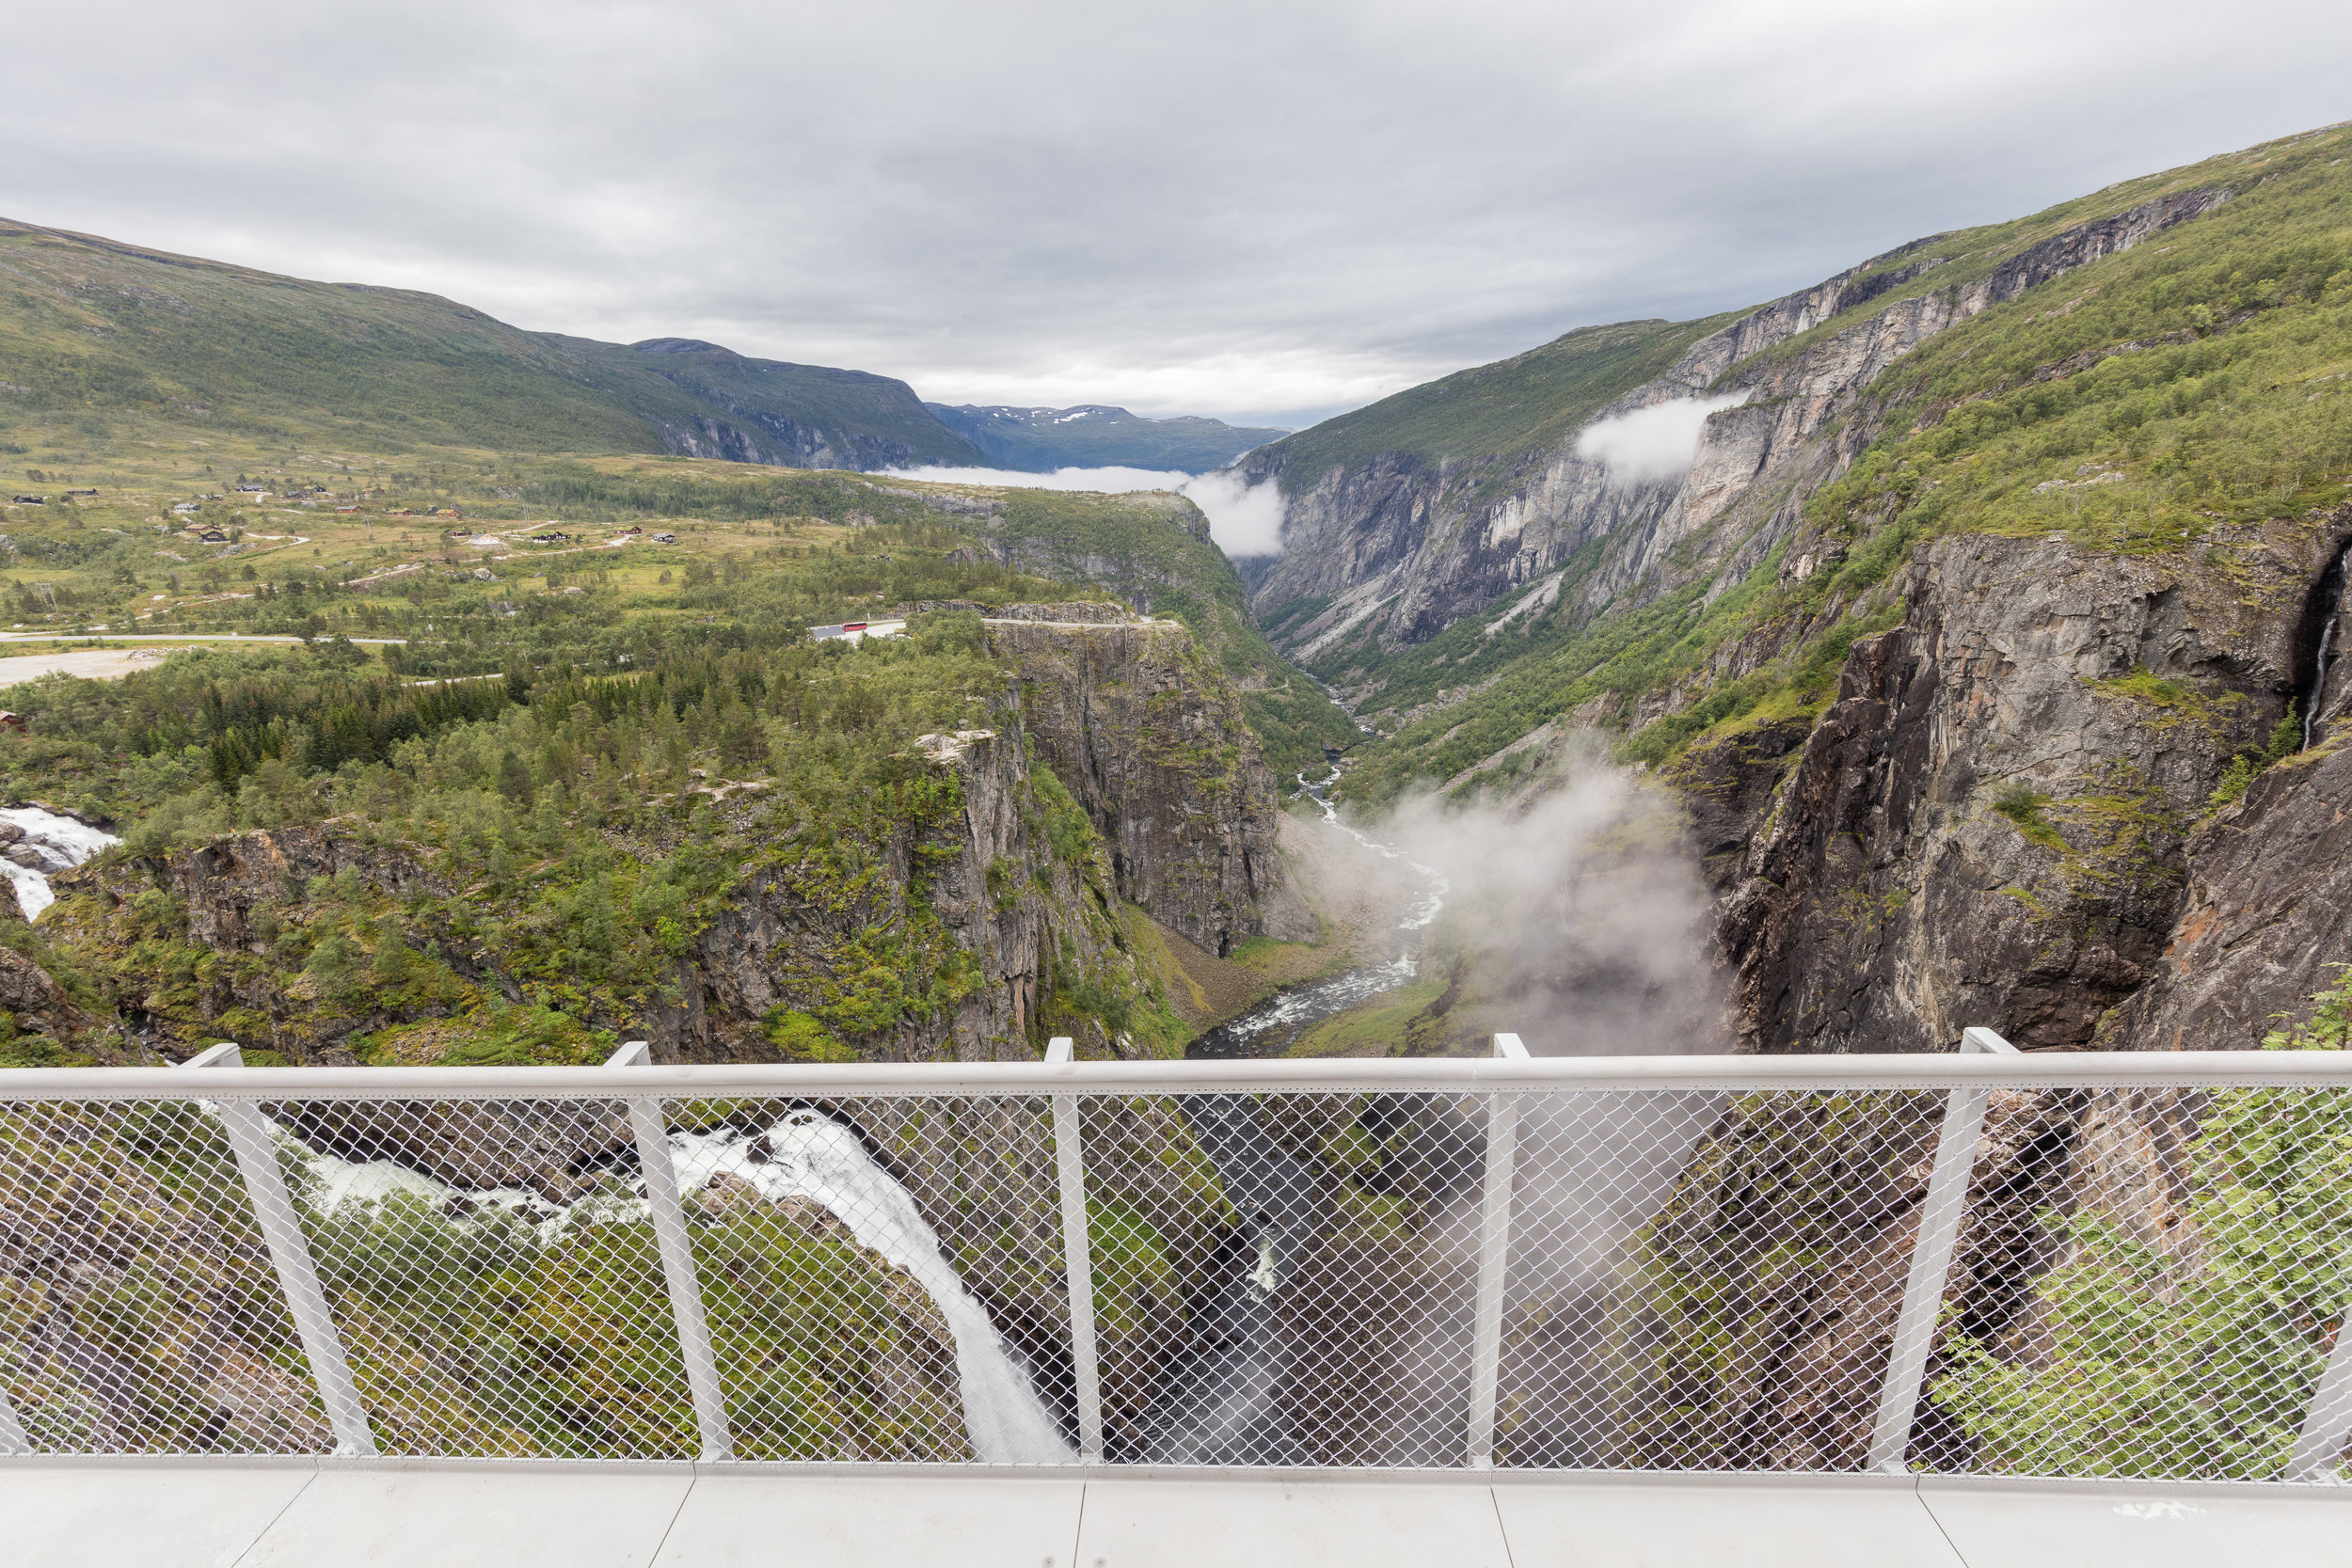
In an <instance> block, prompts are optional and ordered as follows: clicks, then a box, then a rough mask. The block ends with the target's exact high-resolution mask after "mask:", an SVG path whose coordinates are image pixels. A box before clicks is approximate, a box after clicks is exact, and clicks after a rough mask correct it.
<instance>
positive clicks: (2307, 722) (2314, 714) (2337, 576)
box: [2303, 545, 2352, 752]
mask: <svg viewBox="0 0 2352 1568" xmlns="http://www.w3.org/2000/svg"><path fill="white" fill-rule="evenodd" d="M2346 562H2352V545H2348V546H2345V547H2344V549H2343V550H2342V551H2341V552H2339V553H2338V555H2337V556H2336V559H2335V563H2334V564H2333V565H2331V566H2329V567H2328V571H2327V574H2326V575H2325V576H2323V577H2322V578H2320V579H2319V594H2320V601H2321V603H2323V604H2324V605H2326V607H2327V609H2326V610H2324V611H2323V612H2322V613H2323V614H2324V615H2325V617H2326V618H2325V620H2323V621H2322V622H2321V624H2320V628H2319V653H2318V657H2315V658H2314V659H2313V660H2312V685H2311V689H2310V691H2308V692H2307V693H2305V694H2304V697H2303V750H2305V751H2307V752H2308V751H2310V750H2311V749H2312V727H2313V726H2314V725H2315V724H2316V723H2317V722H2318V721H2319V705H2320V704H2322V703H2324V702H2326V701H2327V700H2328V644H2329V643H2330V642H2333V641H2335V637H2336V623H2337V622H2338V621H2341V620H2343V619H2344V569H2345V563H2346Z"/></svg>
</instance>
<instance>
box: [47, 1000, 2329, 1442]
mask: <svg viewBox="0 0 2352 1568" xmlns="http://www.w3.org/2000/svg"><path fill="white" fill-rule="evenodd" d="M237 1059H238V1058H237V1053H236V1048H235V1047H233V1046H220V1047H215V1048H214V1049H213V1050H212V1051H210V1052H207V1053H205V1054H204V1055H202V1056H200V1057H199V1058H197V1059H196V1060H194V1061H192V1062H190V1063H188V1064H186V1066H185V1067H183V1068H180V1069H89V1070H84V1069H65V1070H13V1071H5V1072H0V1291H7V1292H8V1293H7V1295H6V1296H5V1297H0V1453H10V1454H27V1453H34V1452H60V1451H123V1450H149V1451H172V1452H252V1451H281V1450H283V1451H331V1452H333V1453H336V1454H341V1455H345V1456H355V1457H365V1456H371V1455H375V1454H378V1453H407V1454H418V1453H427V1454H436V1455H440V1456H445V1457H493V1456H526V1457H544V1458H561V1457H599V1458H608V1459H630V1458H645V1459H651V1458H699V1459H703V1460H708V1461H720V1460H771V1461H774V1460H783V1461H798V1462H837V1461H841V1460H851V1459H865V1460H883V1461H894V1462H968V1461H971V1460H975V1459H978V1460H993V1461H997V1462H1009V1463H1027V1464H1061V1463H1071V1464H1079V1465H1119V1464H1148V1465H1276V1466H1281V1467H1286V1468H1287V1467H1316V1466H1323V1467H1367V1466H1390V1467H1406V1468H1416V1469H1421V1468H1449V1467H1451V1468H1463V1469H1473V1470H1483V1469H1486V1468H1489V1467H1501V1468H1510V1467H1518V1468H1527V1467H1535V1468H1583V1467H1605V1468H1692V1469H1782V1470H1788V1469H1793V1470H1808V1469H1811V1470H1822V1469H1847V1470H1852V1469H1863V1468H1870V1469H1897V1470H1899V1469H1902V1468H1904V1467H1906V1466H1907V1465H1918V1466H1922V1467H1928V1468H1939V1469H1962V1470H1994V1471H2009V1472H2011V1473H2015V1472H2020V1471H2023V1472H2025V1473H2036V1474H2078V1473H2095V1474H2128V1475H2142V1476H2153V1477H2163V1478H2166V1479H2172V1480H2213V1479H2256V1480H2273V1481H2305V1482H2308V1481H2335V1480H2340V1479H2342V1476H2343V1471H2342V1468H2341V1462H2342V1459H2343V1456H2344V1450H2345V1447H2346V1443H2347V1440H2348V1439H2352V1335H2344V1334H2340V1333H2338V1332H2336V1331H2337V1329H2338V1328H2339V1327H2341V1326H2342V1324H2343V1323H2344V1312H2345V1306H2346V1302H2347V1300H2352V1212H2348V1211H2347V1207H2346V1206H2347V1203H2352V1195H2347V1194H2345V1193H2344V1192H2342V1191H2340V1190H2338V1188H2339V1187H2340V1185H2341V1184H2340V1183H2336V1182H2334V1181H2333V1179H2332V1177H2331V1176H2330V1174H2329V1173H2331V1172H2334V1171H2337V1170H2338V1169H2339V1165H2336V1164H2328V1162H2329V1161H2337V1162H2339V1164H2340V1163H2341V1162H2342V1161H2343V1160H2344V1159H2345V1158H2346V1156H2345V1154H2344V1150H2345V1149H2347V1148H2352V1054H2343V1053H2321V1052H2296V1053H2243V1052H2217V1053H2181V1054H2166V1055H2116V1054H2101V1055H2055V1054H2045V1055H2021V1054H2019V1053H2015V1052H2014V1051H2012V1050H2011V1049H2010V1047H2009V1046H2008V1045H2007V1044H2006V1042H2004V1041H2002V1040H2001V1039H2000V1038H1999V1037H1997V1036H1995V1035H1994V1034H1992V1033H1991V1032H1990V1031H1987V1030H1970V1031H1968V1033H1967V1036H1966V1038H1965V1040H1964V1042H1963V1053H1960V1054H1956V1055H1945V1056H1840V1057H1676V1058H1631V1057H1619V1058H1579V1059H1559V1058H1551V1059H1535V1058H1531V1057H1529V1056H1528V1055H1527V1053H1526V1052H1525V1051H1524V1050H1523V1048H1521V1047H1520V1045H1519V1042H1518V1038H1517V1037H1514V1036H1508V1035H1504V1036H1498V1037H1496V1038H1495V1054H1494V1056H1493V1057H1492V1058H1491V1059H1484V1060H1477V1061H1459V1060H1456V1061H1387V1060H1383V1061H1333V1062H1287V1061H1286V1062H1216V1063H1205V1062H1181V1063H1180V1062H1168V1063H1160V1062H1153V1063H1081V1062H1075V1061H1073V1060H1072V1059H1071V1054H1070V1049H1069V1042H1068V1041H1066V1040H1057V1041H1055V1042H1054V1046H1053V1048H1052V1049H1051V1050H1050V1051H1049V1053H1048V1054H1047V1057H1046V1059H1045V1060H1044V1061H1043V1062H1041V1063H993V1064H978V1065H965V1064H915V1065H904V1066H873V1065H845V1066H826V1067H658V1066H654V1065H652V1064H651V1063H650V1061H649V1058H648V1053H647V1052H646V1049H645V1047H644V1044H643V1042H632V1043H631V1044H630V1045H629V1046H627V1047H625V1048H623V1050H622V1051H621V1052H620V1053H618V1054H617V1055H616V1056H615V1057H614V1058H613V1060H612V1062H611V1063H610V1064H608V1065H607V1066H606V1067H604V1068H600V1069H598V1068H586V1069H502V1068H476V1069H247V1068H243V1067H240V1066H238V1065H237ZM191 1069H194V1070H191ZM2249 1096H2254V1097H2268V1098H2260V1099H2254V1100H2249V1098H2248V1097H2249ZM2281 1129H2284V1130H2285V1131H2284V1132H2280V1130H2281ZM2282 1138H2283V1139H2285V1140H2286V1142H2287V1143H2291V1144H2292V1146H2293V1147H2292V1148H2288V1149H2286V1151H2285V1152H2284V1153H2281V1152H2280V1148H2274V1147H2273V1145H2275V1144H2279V1143H2280V1140H2281V1139H2282ZM2054 1151H2055V1152H2054ZM2265 1162H2266V1163H2265ZM2282 1171H2284V1172H2288V1173H2289V1174H2287V1175H2281V1174H2280V1172H2282ZM2296 1173H2299V1174H2296ZM2298 1182H2299V1183H2301V1184H2300V1185H2297V1184H2296V1183H2298ZM2264 1183H2267V1185H2265V1184H2264ZM1972 1185H1973V1188H1974V1190H1973V1191H1972ZM2265 1204H2267V1205H2268V1208H2267V1210H2265V1208H2264V1205H2265ZM2158 1210H2162V1211H2163V1213H2161V1214H2157V1213H2156V1211H2158ZM2265 1214H2267V1215H2268V1217H2266V1218H2265ZM2262 1226H2269V1227H2272V1229H2273V1230H2276V1231H2277V1232H2278V1236H2277V1237H2273V1236H2272V1235H2271V1232H2270V1231H2263V1232H2262V1233H2261V1234H2260V1235H2259V1236H2254V1233H2253V1232H2252V1231H2249V1230H2247V1229H2246V1227H2262ZM2242 1231H2243V1232H2245V1234H2246V1235H2248V1236H2253V1237H2254V1239H2253V1240H2251V1241H2245V1240H2243V1239H2242V1238H2241V1232H2242ZM1972 1238H1973V1239H1972ZM2279 1238H2283V1241H2281V1240H2279ZM2248 1247H2254V1248H2256V1249H2257V1250H2260V1249H2261V1248H2268V1249H2269V1251H2270V1252H2271V1253H2279V1252H2280V1251H2281V1250H2282V1249H2283V1250H2284V1251H2286V1252H2291V1253H2292V1254H2293V1257H2292V1259H2291V1267H2289V1266H2287V1265H2278V1266H2277V1267H2275V1268H2274V1269H2273V1272H2274V1273H2276V1274H2277V1275H2278V1278H2277V1279H2276V1280H2273V1281H2270V1282H2269V1283H2264V1284H2259V1285H2256V1284H2249V1283H2248V1281H2247V1279H2242V1278H2240V1277H2239V1275H2241V1274H2244V1273H2245V1271H2243V1270H2240V1269H2239V1267H2238V1263H2237V1261H2235V1259H2237V1257H2238V1253H2239V1252H2241V1251H2244V1250H2246V1248H2248ZM2233 1248H2234V1249H2237V1250H2236V1251H2233ZM2004 1249H2006V1250H2004ZM1963 1262H1964V1266H1963ZM2274 1262H2275V1259H2274ZM2269 1266H2271V1265H2265V1267H2269ZM2233 1271H2235V1272H2233ZM2290 1276H2291V1277H2290ZM2250 1277H2251V1276H2250V1275H2249V1278H2250ZM2264 1291H2269V1292H2270V1294H2269V1295H2268V1296H2265V1295H2264V1294H2263V1292H2264ZM2297 1292H2299V1293H2297ZM2273 1298H2275V1299H2273ZM1825 1303H1826V1304H1828V1305H1826V1306H1825V1305H1824V1304H1825ZM2167 1325H2170V1328H2169V1330H2168V1328H2167ZM2135 1335H2137V1336H2138V1337H2139V1340H2138V1341H2137V1342H2138V1343H2139V1348H2138V1349H2134V1348H2132V1346H2133V1343H2134V1342H2135V1341H2134V1336H2135ZM2200 1336H2203V1337H2204V1338H2202V1339H2200V1338H2199V1337H2200ZM2207 1341H2210V1342H2207ZM2249 1347H2251V1348H2249ZM2135 1358H2137V1359H2135ZM2086 1390H2089V1392H2086Z"/></svg>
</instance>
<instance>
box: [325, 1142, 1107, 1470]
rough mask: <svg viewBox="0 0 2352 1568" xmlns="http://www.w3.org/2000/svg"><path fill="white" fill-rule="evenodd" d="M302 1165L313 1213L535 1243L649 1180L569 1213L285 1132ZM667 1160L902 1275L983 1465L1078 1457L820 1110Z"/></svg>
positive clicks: (973, 1307)
mask: <svg viewBox="0 0 2352 1568" xmlns="http://www.w3.org/2000/svg"><path fill="white" fill-rule="evenodd" d="M280 1136H281V1137H283V1138H285V1140H286V1142H287V1144H288V1146H289V1147H290V1148H293V1149H294V1150H295V1151H296V1152H297V1153H298V1154H299V1155H300V1157H301V1158H302V1161H303V1163H304V1164H306V1165H308V1166H309V1168H310V1176H311V1179H312V1182H313V1185H312V1187H311V1190H310V1194H309V1196H310V1201H311V1202H312V1204H314V1205H315V1206H316V1207H317V1208H318V1209H319V1210H320V1212H324V1213H329V1214H332V1213H335V1212H339V1211H349V1210H353V1209H361V1210H366V1209H373V1208H377V1207H380V1206H381V1205H382V1204H384V1203H385V1202H386V1201H387V1200H388V1199H392V1198H395V1197H403V1196H405V1197H412V1198H417V1199H421V1200H422V1201H423V1202H424V1203H426V1204H428V1205H430V1206H432V1207H433V1208H435V1209H437V1210H438V1211H440V1212H442V1213H443V1214H445V1215H449V1216H451V1218H450V1223H451V1224H454V1225H466V1224H471V1223H480V1222H479V1221H478V1220H476V1219H475V1218H474V1217H473V1216H475V1215H477V1214H482V1215H485V1217H486V1215H488V1214H494V1213H500V1214H513V1215H516V1216H519V1217H520V1218H522V1219H524V1220H525V1221H527V1222H529V1223H530V1224H531V1225H532V1227H533V1228H534V1229H535V1231H536V1233H537V1235H538V1237H539V1240H540V1242H541V1243H542V1244H549V1243H554V1242H555V1241H557V1240H559V1239H560V1238H561V1237H562V1236H563V1234H564V1231H566V1230H567V1229H569V1228H571V1227H577V1226H582V1225H600V1224H605V1225H609V1224H629V1223H643V1222H644V1218H645V1198H644V1191H643V1188H644V1183H643V1181H642V1180H640V1181H639V1182H637V1183H635V1184H634V1186H635V1189H636V1195H637V1196H631V1197H615V1196H612V1195H609V1194H607V1195H597V1196H590V1197H586V1198H582V1199H580V1201H579V1202H577V1203H573V1204H568V1205H566V1204H558V1203H554V1202H550V1201H549V1200H548V1199H547V1198H545V1197H542V1196H540V1195H538V1194H537V1193H534V1192H531V1191H528V1190H527V1189H523V1188H519V1187H501V1188H497V1189H494V1190H490V1191H477V1190H469V1189H467V1188H462V1187H453V1186H451V1185H449V1184H448V1183H446V1182H443V1181H438V1180H435V1179H434V1178H432V1177H429V1176H426V1175H424V1174H422V1173H421V1172H419V1171H414V1170H411V1169H409V1168H408V1167H407V1166H405V1165H400V1164H392V1163H390V1162H389V1161H381V1160H378V1161H371V1162H367V1163H364V1164H362V1163H358V1162H354V1161H349V1160H341V1159H337V1158H336V1157H335V1156H333V1155H331V1154H321V1153H318V1152H317V1151H316V1150H314V1149H311V1148H309V1147H307V1146H305V1145H303V1144H301V1143H300V1142H298V1141H296V1140H294V1138H293V1137H292V1135H291V1134H286V1133H282V1132H281V1134H280ZM670 1155H671V1160H672V1162H673V1164H674V1165H675V1168H676V1172H677V1184H678V1191H679V1194H680V1196H684V1197H688V1198H691V1197H692V1196H693V1195H694V1194H696V1193H698V1192H700V1191H701V1190H702V1189H703V1188H704V1187H706V1186H707V1185H708V1184H709V1182H710V1181H711V1180H712V1179H713V1178H714V1177H717V1176H719V1175H721V1174H725V1175H728V1176H732V1177H735V1178H737V1179H739V1180H742V1181H744V1182H746V1183H748V1184H749V1185H750V1186H751V1187H752V1188H753V1189H754V1190H755V1191H756V1192H757V1193H758V1194H759V1195H760V1196H762V1197H764V1198H766V1199H768V1200H769V1201H770V1202H771V1203H772V1202H776V1201H778V1200H780V1199H784V1198H805V1199H807V1200H809V1201H811V1202H814V1203H817V1204H820V1205H822V1206H823V1207H824V1208H825V1209H826V1210H828V1211H830V1212H832V1213H833V1214H834V1217H835V1218H837V1219H839V1220H840V1221H841V1223H842V1224H844V1225H846V1226H848V1227H850V1233H851V1234H852V1235H854V1236H855V1237H856V1238H857V1240H858V1243H859V1244H860V1245H863V1246H866V1247H868V1248H870V1249H872V1250H873V1251H875V1252H878V1253H880V1254H882V1257H883V1258H884V1259H888V1260H889V1261H890V1262H891V1263H892V1264H893V1265H894V1266H896V1267H898V1268H900V1269H903V1270H905V1271H906V1272H907V1273H908V1274H909V1275H912V1276H913V1277H914V1280H915V1282H916V1283H917V1284H919V1285H921V1286H922V1287H923V1289H924V1290H925V1291H927V1292H929V1294H930V1298H931V1300H932V1302H933V1303H934V1304H935V1305H936V1306H937V1307H939V1311H940V1315H941V1316H942V1317H944V1318H946V1321H947V1326H948V1328H949V1329H951V1330H952V1331H953V1332H954V1334H955V1337H956V1375H957V1380H958V1382H959V1384H960V1385H961V1391H962V1395H963V1428H964V1434H965V1435H966V1436H967V1437H968V1438H969V1439H970V1440H971V1444H972V1451H973V1453H974V1454H975V1455H977V1457H978V1458H979V1460H980V1461H981V1462H982V1463H984V1464H990V1465H1067V1464H1071V1463H1073V1462H1074V1460H1075V1458H1076V1455H1075V1454H1073V1452H1072V1451H1071V1449H1070V1446H1069V1444H1067V1443H1065V1442H1064V1441H1063V1440H1062V1435H1061V1432H1060V1429H1059V1427H1058V1426H1057V1423H1056V1422H1055V1420H1054V1418H1053V1417H1052V1416H1050V1415H1048V1414H1047V1413H1046V1410H1045V1406H1044V1404H1043V1403H1042V1402H1041V1401H1040V1400H1039V1399H1038V1396H1037V1390H1036V1388H1035V1386H1033V1385H1032V1384H1031V1383H1030V1380H1029V1376H1028V1374H1027V1372H1025V1370H1022V1368H1021V1367H1020V1366H1019V1365H1018V1364H1017V1363H1016V1362H1015V1361H1014V1359H1013V1356H1012V1353H1011V1352H1010V1351H1009V1349H1007V1348H1006V1345H1005V1341H1004V1338H1003V1337H1002V1336H1001V1335H999V1334H998V1333H997V1332H996V1325H995V1324H994V1323H992V1322H990V1321H989V1316H988V1312H987V1309H986V1308H984V1307H981V1306H980V1304H979V1303H978V1302H977V1301H976V1300H974V1299H973V1296H972V1293H971V1292H970V1291H967V1290H965V1289H964V1286H963V1281H962V1279H961V1278H960V1277H958V1275H957V1274H956V1271H955V1269H954V1268H953V1266H951V1265H950V1264H949V1263H948V1261H947V1259H946V1258H945V1257H944V1256H943V1255H942V1254H941V1252H940V1248H939V1238H938V1236H937V1235H936V1234H934V1233H933V1232H932V1230H931V1227H930V1226H928V1225H926V1224H925V1223H924V1222H923V1216H922V1215H921V1214H920V1213H918V1212H916V1211H915V1207H914V1199H913V1198H912V1197H910V1196H907V1191H906V1189H905V1188H904V1187H901V1186H900V1185H899V1184H898V1182H897V1181H896V1180H893V1179H892V1177H891V1175H890V1173H889V1172H887V1171H885V1170H883V1169H882V1167H881V1166H880V1165H878V1164H875V1163H874V1160H873V1157H872V1156H871V1155H869V1154H867V1153H866V1146H865V1145H864V1144H863V1143H861V1142H859V1140H858V1137H857V1134H856V1133H854V1132H851V1131H850V1129H849V1128H847V1127H844V1126H842V1125H841V1124H840V1123H839V1122H837V1121H833V1120H830V1119H828V1118H827V1117H822V1116H819V1115H818V1113H816V1112H815V1111H808V1110H798V1111H793V1112H791V1113H790V1114H788V1115H787V1116H786V1117H784V1119H783V1120H781V1121H779V1122H777V1123H775V1124H774V1125H773V1126H771V1127H770V1128H768V1129H767V1130H766V1131H765V1132H756V1133H754V1132H737V1131H734V1130H731V1129H730V1130H724V1131H721V1132H678V1133H673V1134H672V1135H671V1138H670Z"/></svg>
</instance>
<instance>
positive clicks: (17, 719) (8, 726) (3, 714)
mask: <svg viewBox="0 0 2352 1568" xmlns="http://www.w3.org/2000/svg"><path fill="white" fill-rule="evenodd" d="M0 730H14V731H16V732H17V733H18V734H20V735H22V734H23V733H24V715H23V714H21V713H10V712H9V711H8V709H7V708H4V707H0Z"/></svg>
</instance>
